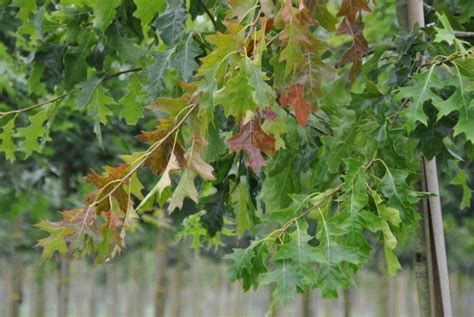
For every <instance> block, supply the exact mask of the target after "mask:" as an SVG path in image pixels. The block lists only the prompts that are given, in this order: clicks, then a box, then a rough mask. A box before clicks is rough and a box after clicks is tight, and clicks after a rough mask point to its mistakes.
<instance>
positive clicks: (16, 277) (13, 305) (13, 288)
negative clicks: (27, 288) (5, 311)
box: [8, 249, 23, 317]
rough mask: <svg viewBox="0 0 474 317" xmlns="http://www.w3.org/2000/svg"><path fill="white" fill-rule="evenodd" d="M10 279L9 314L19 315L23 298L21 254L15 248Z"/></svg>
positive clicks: (11, 316)
mask: <svg viewBox="0 0 474 317" xmlns="http://www.w3.org/2000/svg"><path fill="white" fill-rule="evenodd" d="M10 270H11V271H10V272H11V273H10V274H11V275H10V276H11V281H10V293H9V296H8V300H9V307H10V309H9V316H10V317H19V316H20V307H21V302H22V299H23V292H22V284H23V256H22V254H21V251H19V250H18V249H15V251H14V253H13V257H12V260H11V269H10Z"/></svg>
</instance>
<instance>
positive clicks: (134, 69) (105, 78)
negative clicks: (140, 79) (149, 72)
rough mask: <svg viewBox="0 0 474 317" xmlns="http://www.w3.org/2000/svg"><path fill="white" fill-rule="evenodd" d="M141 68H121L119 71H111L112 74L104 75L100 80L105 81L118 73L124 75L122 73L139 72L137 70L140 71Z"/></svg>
mask: <svg viewBox="0 0 474 317" xmlns="http://www.w3.org/2000/svg"><path fill="white" fill-rule="evenodd" d="M142 70H143V68H141V67H137V68H131V69H126V70H122V71H120V72H117V73H113V74H110V75H108V76H105V77H104V78H103V79H102V80H104V81H105V80H109V79H112V78H114V77H118V76H120V75H124V74H128V73H135V72H139V71H142Z"/></svg>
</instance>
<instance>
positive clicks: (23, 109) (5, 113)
mask: <svg viewBox="0 0 474 317" xmlns="http://www.w3.org/2000/svg"><path fill="white" fill-rule="evenodd" d="M141 70H143V69H142V68H141V67H138V68H132V69H127V70H122V71H119V72H116V73H113V74H110V75H107V76H105V77H104V78H103V79H102V81H106V80H109V79H112V78H115V77H118V76H120V75H124V74H129V73H134V72H139V71H141ZM81 89H82V88H79V87H78V88H74V89H72V90H70V91H68V92H65V93H64V94H62V95H60V96H57V97H54V98H52V99H48V100H44V101H42V102H39V103H37V104H34V105H32V106H29V107H26V108H21V109H15V110H10V111H2V112H0V118H2V117H5V116H8V115H11V114H17V113H21V112H27V111H30V110H33V109H36V108H40V107H42V106H45V105H48V104H50V103H53V102H55V101H59V100H61V99H64V98H66V97H67V96H69V95H71V94H73V93H75V92H78V91H80V90H81Z"/></svg>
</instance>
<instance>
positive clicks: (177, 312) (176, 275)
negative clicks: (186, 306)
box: [169, 263, 182, 317]
mask: <svg viewBox="0 0 474 317" xmlns="http://www.w3.org/2000/svg"><path fill="white" fill-rule="evenodd" d="M170 271H171V274H170V275H171V276H170V278H171V287H170V288H171V289H170V292H169V295H170V296H169V303H170V305H171V315H170V316H171V317H179V316H181V286H182V283H181V282H182V281H181V275H182V272H181V265H180V264H179V263H175V265H173V267H172V268H171V270H170Z"/></svg>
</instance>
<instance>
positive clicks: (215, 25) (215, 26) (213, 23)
mask: <svg viewBox="0 0 474 317" xmlns="http://www.w3.org/2000/svg"><path fill="white" fill-rule="evenodd" d="M198 3H199V5H200V6H201V8H202V9H203V10H204V12H206V14H207V16H208V17H209V19H210V20H211V22H212V25H214V29H215V30H216V31H217V30H219V26H218V25H217V21H216V18H215V17H214V15H213V14H212V13H211V11H209V8H208V7H207V6H206V5H205V4H204V2H202V0H198Z"/></svg>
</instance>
